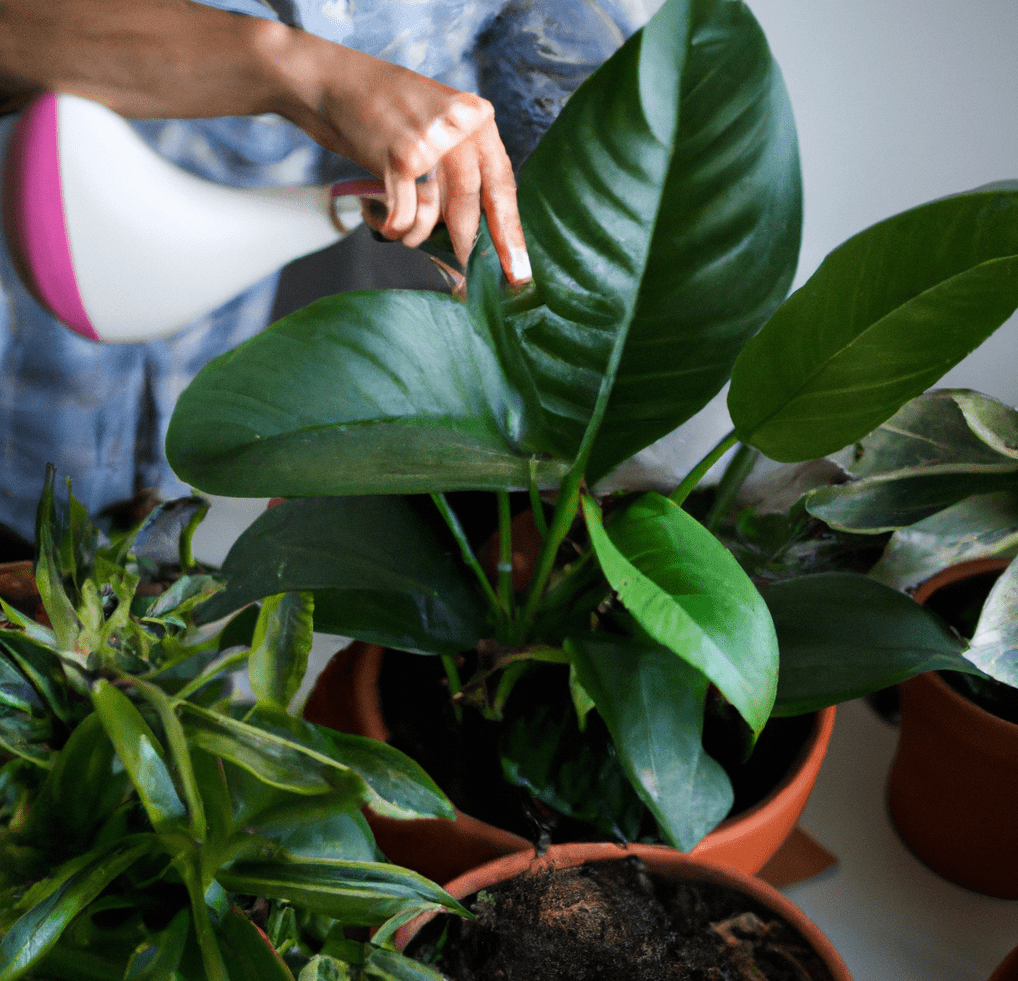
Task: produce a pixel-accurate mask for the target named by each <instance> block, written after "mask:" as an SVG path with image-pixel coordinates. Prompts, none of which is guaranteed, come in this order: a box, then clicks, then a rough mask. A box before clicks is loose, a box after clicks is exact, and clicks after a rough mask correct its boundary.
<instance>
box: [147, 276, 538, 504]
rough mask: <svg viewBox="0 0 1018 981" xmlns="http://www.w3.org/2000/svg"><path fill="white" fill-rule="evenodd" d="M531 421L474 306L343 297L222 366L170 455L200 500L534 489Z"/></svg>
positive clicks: (197, 386)
mask: <svg viewBox="0 0 1018 981" xmlns="http://www.w3.org/2000/svg"><path fill="white" fill-rule="evenodd" d="M523 416H524V407H523V406H522V405H521V404H520V402H519V398H518V395H517V393H516V392H515V391H513V390H512V389H511V388H510V387H509V385H508V384H507V383H506V381H505V378H504V376H503V374H502V372H501V371H500V370H499V367H498V364H497V363H496V361H495V359H494V356H493V354H492V351H491V348H490V346H489V341H488V339H487V338H486V337H485V335H484V333H483V331H481V330H478V329H476V328H475V325H474V324H473V322H472V321H471V319H470V316H469V315H468V313H467V311H466V308H465V307H464V306H463V305H462V304H460V303H459V302H457V301H455V300H453V299H451V298H450V297H447V296H443V295H441V294H437V293H427V292H424V291H405V292H404V291H397V290H390V291H384V292H376V293H342V294H339V295H337V296H333V297H328V298H326V299H323V300H319V301H317V302H316V303H314V304H312V305H311V306H309V307H305V308H304V309H303V310H299V311H297V312H296V313H293V314H291V315H290V316H288V317H285V318H284V319H283V320H281V321H279V322H278V323H276V324H274V325H273V326H271V327H269V328H268V329H267V330H265V331H263V332H262V333H261V334H259V335H257V336H256V337H254V338H252V339H251V340H249V341H247V342H246V343H245V344H242V345H241V346H240V347H238V348H237V349H235V350H234V351H231V352H229V353H227V354H224V355H222V356H221V357H219V358H217V359H216V360H215V361H213V362H212V363H211V364H210V365H208V366H207V367H206V368H205V369H204V370H203V371H202V372H201V373H200V374H199V376H198V377H197V378H196V379H195V380H194V381H193V382H192V383H191V385H190V386H189V387H188V388H187V389H186V390H185V391H184V393H183V394H182V395H181V396H180V399H179V400H178V402H177V406H176V410H175V411H174V415H173V421H172V423H171V426H170V430H169V433H168V436H167V443H166V451H167V456H168V458H169V459H170V461H171V463H172V465H173V467H174V469H175V470H176V471H177V473H178V474H179V475H180V476H181V478H182V479H184V480H186V481H189V482H190V483H192V484H194V485H195V486H196V487H199V488H201V489H202V490H204V491H207V492H209V493H219V494H232V495H242V496H247V497H296V496H305V495H311V494H375V493H394V492H395V493H412V492H419V491H432V490H438V489H441V490H455V489H459V488H468V487H504V486H517V487H526V486H528V485H529V482H530V457H531V453H530V451H529V449H525V448H521V445H520V444H521V442H523V441H524V434H525V424H524V418H523ZM555 472H556V471H555V469H554V468H552V472H551V473H549V474H548V475H547V479H548V480H549V481H550V482H554V481H553V474H554V473H555Z"/></svg>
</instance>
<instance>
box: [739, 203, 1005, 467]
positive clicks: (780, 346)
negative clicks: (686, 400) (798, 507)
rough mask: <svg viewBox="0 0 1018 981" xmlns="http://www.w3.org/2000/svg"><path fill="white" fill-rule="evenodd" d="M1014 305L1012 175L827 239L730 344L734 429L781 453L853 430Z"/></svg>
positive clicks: (807, 453)
mask: <svg viewBox="0 0 1018 981" xmlns="http://www.w3.org/2000/svg"><path fill="white" fill-rule="evenodd" d="M1016 306H1018V185H1015V184H1008V185H997V186H994V187H991V188H987V189H980V190H975V191H971V192H968V193H965V194H959V195H957V196H955V197H950V198H945V199H943V200H940V201H934V202H932V203H930V204H925V205H922V206H920V207H917V208H914V209H912V210H910V211H906V212H904V213H903V214H900V215H897V216H895V217H893V218H889V219H887V220H886V221H883V222H881V223H879V224H877V225H874V226H873V227H871V228H868V229H866V230H865V231H863V232H860V233H859V234H858V235H856V236H854V237H853V238H851V239H849V240H848V241H847V242H845V243H844V244H843V245H841V246H839V247H838V248H837V249H835V250H834V251H833V252H832V253H831V254H830V255H829V256H828V257H827V258H826V259H825V260H824V262H823V264H822V265H821V266H820V268H819V269H818V270H817V271H816V273H814V275H813V276H812V277H811V278H810V280H809V281H808V282H807V283H806V284H805V285H804V286H803V287H802V288H801V289H799V290H798V291H796V292H795V293H794V294H793V295H792V296H791V297H790V298H789V299H788V300H786V301H785V303H784V304H783V305H782V306H781V307H780V308H779V310H778V311H777V313H776V314H775V315H774V316H773V317H772V318H771V319H770V321H769V322H768V323H767V325H766V327H765V328H764V329H763V330H762V331H761V332H760V333H759V334H758V335H757V336H756V337H755V338H753V340H752V341H750V342H749V343H748V344H747V345H746V347H745V348H744V349H743V351H742V353H741V354H740V355H739V358H738V361H737V362H736V365H735V369H734V371H733V374H732V387H731V391H730V393H729V398H728V407H729V410H730V411H731V414H732V418H733V420H734V421H735V426H736V430H737V432H738V435H739V439H741V440H742V441H743V442H744V443H749V444H750V445H752V446H755V447H757V448H758V449H760V450H762V451H763V452H764V453H766V454H767V455H768V456H769V457H771V458H772V459H775V460H781V461H794V460H808V459H811V458H814V457H820V456H825V455H826V454H828V453H832V452H834V451H836V450H839V449H841V448H842V447H844V446H847V445H849V444H850V443H853V442H854V441H856V440H858V439H861V438H862V437H863V436H865V435H866V434H867V433H868V432H870V431H872V430H873V429H874V428H875V427H877V426H878V425H880V423H882V422H883V421H884V420H885V419H888V418H889V417H890V416H892V415H893V414H894V413H895V412H896V411H897V410H898V409H899V408H900V407H901V406H902V405H903V404H904V403H905V402H907V401H908V400H909V399H911V398H913V397H915V396H916V395H919V394H920V393H921V392H923V391H924V390H926V389H927V388H929V387H930V386H932V385H933V384H935V383H936V381H937V379H939V378H940V377H941V376H942V375H943V374H944V373H945V372H946V371H948V370H949V369H950V368H951V367H953V366H954V365H955V364H957V363H958V362H959V361H960V360H961V359H962V358H964V357H965V356H966V355H967V354H969V352H971V351H972V350H973V349H974V348H976V347H978V345H979V344H980V343H981V342H982V341H983V340H984V339H985V338H986V337H988V336H989V335H990V334H992V333H993V331H995V330H996V329H997V328H998V327H999V326H1000V325H1001V324H1002V323H1003V322H1004V321H1005V320H1007V319H1008V317H1010V316H1011V314H1012V313H1013V312H1014V310H1015V307H1016Z"/></svg>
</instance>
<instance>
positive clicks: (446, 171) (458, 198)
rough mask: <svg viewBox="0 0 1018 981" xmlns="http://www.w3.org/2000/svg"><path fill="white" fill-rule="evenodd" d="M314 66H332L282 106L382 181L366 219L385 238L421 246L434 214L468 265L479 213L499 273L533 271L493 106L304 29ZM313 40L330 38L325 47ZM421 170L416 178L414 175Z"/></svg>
mask: <svg viewBox="0 0 1018 981" xmlns="http://www.w3.org/2000/svg"><path fill="white" fill-rule="evenodd" d="M303 37H304V39H305V43H307V44H308V46H309V47H310V49H311V52H313V53H316V58H317V59H318V64H321V63H324V64H326V65H328V66H330V67H331V68H332V71H326V72H325V74H324V75H320V76H318V77H319V82H318V83H317V84H313V87H309V86H308V83H307V79H308V78H314V77H315V76H314V75H313V74H312V73H310V72H308V70H307V69H308V63H307V61H306V60H302V59H295V61H294V64H295V65H297V64H303V69H304V70H303V71H301V73H300V82H299V83H297V77H296V76H294V78H295V84H299V86H300V91H301V95H302V98H301V100H300V104H299V105H298V107H297V108H295V109H292V110H291V112H289V113H286V114H287V115H289V117H290V118H291V119H293V121H294V122H296V123H297V124H298V125H300V126H301V127H302V128H303V129H304V130H305V132H307V133H308V134H309V135H310V136H311V137H312V138H313V139H315V140H316V141H317V142H318V143H320V144H322V145H323V146H325V147H326V148H328V149H331V150H334V151H335V152H337V153H339V154H341V155H342V156H345V157H347V158H348V159H350V160H353V161H355V162H356V163H358V164H359V165H361V166H362V167H364V168H365V169H367V170H368V171H370V172H371V173H374V174H376V175H377V176H378V177H380V178H381V179H382V181H383V183H384V193H383V194H379V195H371V196H370V197H369V198H368V201H366V204H365V208H364V219H365V221H366V222H367V224H368V225H370V226H371V227H372V228H374V229H375V230H376V231H378V232H380V233H381V234H382V235H384V236H385V237H387V238H390V239H393V240H399V241H402V242H403V243H404V244H406V245H408V246H417V245H420V244H421V243H422V242H423V241H424V240H425V239H426V238H428V236H429V235H430V234H431V232H432V230H433V229H434V227H435V225H436V224H437V223H438V222H439V221H440V220H441V221H444V222H445V224H446V226H447V228H448V229H449V235H450V238H451V239H452V244H453V248H454V250H455V253H456V257H457V259H458V260H459V261H460V262H461V263H462V264H464V265H465V264H466V260H467V256H468V255H469V252H470V249H471V246H472V245H473V242H474V238H475V237H476V234H477V229H478V227H479V224H480V218H481V213H482V211H483V213H484V214H485V216H486V217H487V219H488V226H489V228H490V231H491V236H492V240H493V242H494V245H495V249H496V251H497V253H498V256H499V259H500V261H501V264H502V268H503V270H504V272H505V274H506V278H507V279H508V280H509V282H510V283H512V284H514V285H520V284H523V283H525V282H527V281H528V280H529V279H530V278H531V270H530V261H529V258H528V256H527V249H526V243H525V241H524V238H523V229H522V226H521V225H520V218H519V211H518V209H517V204H516V182H515V179H514V177H513V171H512V164H511V163H510V161H509V157H508V155H507V154H506V151H505V148H504V147H503V145H502V141H501V139H500V137H499V135H498V130H497V127H496V126H495V118H494V110H493V109H492V107H491V104H490V103H488V102H486V101H485V100H484V99H481V98H479V97H478V96H475V95H471V94H469V93H465V92H459V91H457V90H455V89H452V88H449V87H448V86H446V85H442V84H441V83H439V82H435V81H433V80H432V79H429V78H426V77H424V76H422V75H419V74H417V73H415V72H412V71H409V70H408V69H405V68H402V67H400V66H398V65H393V64H390V63H389V62H385V61H381V60H380V59H377V58H373V57H371V56H370V55H365V54H363V53H361V52H358V51H353V50H351V49H348V48H343V47H341V46H339V45H328V42H322V41H321V39H319V38H313V37H312V36H310V35H304V36H303ZM321 45H328V47H326V48H323V47H322V46H321ZM420 177H426V179H424V180H421V181H419V180H418V178H420Z"/></svg>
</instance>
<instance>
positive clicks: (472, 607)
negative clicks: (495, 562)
mask: <svg viewBox="0 0 1018 981" xmlns="http://www.w3.org/2000/svg"><path fill="white" fill-rule="evenodd" d="M337 555H342V556H343V560H342V561H341V562H339V561H336V556H337ZM222 573H223V576H224V577H225V579H226V584H227V585H226V589H225V590H223V592H221V593H219V594H218V595H217V596H215V597H213V598H212V599H211V600H210V601H209V602H208V603H206V604H205V605H204V606H203V607H202V608H201V610H200V611H199V612H198V613H197V619H198V620H199V621H201V622H210V621H212V620H215V619H218V618H220V617H222V616H225V615H226V614H228V613H231V612H233V611H234V610H237V609H239V608H240V607H242V606H244V605H246V604H248V603H251V602H253V601H255V600H259V599H261V598H262V597H264V596H271V595H274V594H276V593H283V592H288V591H294V590H304V591H310V592H312V593H313V594H314V598H315V611H314V624H315V629H316V630H318V631H320V632H324V633H335V634H339V635H341V636H345V637H357V638H359V639H361V640H366V641H370V642H373V643H381V644H384V645H387V646H390V647H397V648H400V649H403V650H422V651H436V652H440V653H441V652H447V653H459V652H460V651H463V650H469V649H470V648H472V647H473V646H475V645H476V643H477V640H478V639H479V638H480V637H481V636H482V635H483V633H484V631H485V629H486V626H485V606H484V603H483V601H482V599H481V598H480V596H479V594H478V592H477V590H476V588H475V584H474V583H473V582H472V581H471V580H470V578H469V576H468V574H467V572H466V570H465V569H464V567H463V564H462V562H461V561H460V559H459V557H458V555H457V554H456V552H455V545H454V544H453V543H452V542H451V541H449V542H445V541H443V540H442V539H440V538H439V537H438V535H437V533H436V532H435V530H434V528H433V527H432V526H431V525H430V524H429V523H428V521H427V520H426V519H425V517H424V516H423V515H422V513H421V511H420V510H419V509H418V508H417V507H416V506H415V505H414V504H413V503H411V502H410V501H409V500H407V499H406V498H401V497H386V496H380V497H350V498H339V497H330V498H308V499H304V500H293V501H284V502H283V503H282V504H279V505H278V506H276V507H273V508H269V509H268V510H267V511H266V512H265V513H264V514H262V515H260V516H259V517H258V519H257V520H256V521H255V522H254V523H253V524H252V525H251V526H250V527H249V528H248V529H246V530H245V531H244V533H243V534H242V535H241V536H240V538H239V539H238V540H237V542H236V543H235V544H234V546H233V548H231V550H230V552H229V554H228V555H227V557H226V561H225V562H224V564H223V570H222Z"/></svg>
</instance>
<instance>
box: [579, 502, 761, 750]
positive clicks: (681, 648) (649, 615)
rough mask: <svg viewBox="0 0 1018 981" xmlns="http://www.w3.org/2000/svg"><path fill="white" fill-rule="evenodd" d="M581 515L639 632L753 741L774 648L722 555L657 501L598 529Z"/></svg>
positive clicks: (754, 604) (749, 591) (744, 584)
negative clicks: (690, 673)
mask: <svg viewBox="0 0 1018 981" xmlns="http://www.w3.org/2000/svg"><path fill="white" fill-rule="evenodd" d="M583 512H584V515H585V517H586V519H587V527H588V529H589V531H590V535H591V542H592V543H593V546H594V550H595V551H596V552H597V557H598V560H599V561H600V563H601V568H602V569H603V570H604V574H605V576H606V577H607V579H608V582H609V583H610V584H611V586H612V588H613V589H614V590H616V591H617V592H618V594H619V599H620V600H621V601H622V603H623V604H625V606H626V608H627V609H628V610H629V611H630V612H631V613H632V614H633V616H634V617H635V618H636V619H637V620H638V621H639V623H640V626H641V627H643V629H644V630H646V631H647V633H648V634H650V636H651V637H653V638H654V639H655V640H656V641H657V642H658V643H660V644H664V645H665V646H666V647H668V648H670V649H671V650H672V651H674V652H675V653H676V654H677V655H678V656H679V657H680V658H681V659H682V660H684V661H686V662H687V663H688V664H690V665H692V666H693V667H694V668H696V669H697V670H698V671H700V672H702V673H703V674H704V675H705V676H706V677H707V678H708V679H709V680H710V681H712V682H713V683H714V684H715V685H716V686H717V687H718V689H719V690H720V691H721V693H722V694H723V695H724V696H725V698H727V699H728V700H729V701H730V702H731V703H732V704H733V705H734V706H735V708H736V709H737V710H738V711H739V713H740V714H741V715H742V717H743V718H744V719H745V720H746V722H747V723H749V725H750V726H751V727H752V729H753V731H754V732H756V733H757V734H759V732H760V730H761V729H763V727H764V725H765V724H766V722H767V719H768V718H769V716H770V711H771V706H772V705H773V703H774V692H775V689H776V686H777V676H778V648H777V641H776V639H775V636H774V627H773V625H772V623H771V619H770V615H769V614H768V612H767V608H766V606H765V605H764V602H763V600H762V599H761V598H760V594H759V592H758V591H757V589H756V587H755V586H754V585H753V583H752V582H751V581H750V579H749V577H748V576H747V575H746V574H745V573H744V572H743V571H742V569H741V568H740V566H739V564H738V562H736V561H735V559H734V558H733V557H732V555H731V553H730V552H729V551H728V550H727V549H726V548H725V547H724V546H723V545H721V543H720V542H718V540H717V539H716V538H715V537H714V536H713V535H711V534H710V532H708V531H707V530H706V529H705V528H704V527H703V526H702V525H701V524H699V523H698V522H697V521H696V520H695V519H694V518H692V517H691V516H690V515H689V514H687V513H686V512H685V511H683V510H682V508H680V507H679V506H678V505H677V504H673V503H672V502H671V501H669V500H668V499H667V498H666V497H662V496H661V495H660V494H642V495H640V496H639V497H637V498H634V499H632V500H631V501H630V502H629V503H628V504H627V505H626V506H624V507H623V508H622V509H621V510H620V511H619V512H616V513H615V514H613V515H612V520H611V521H610V522H608V524H607V527H602V525H601V520H600V514H599V512H598V509H597V506H596V505H595V504H594V503H593V501H591V500H590V499H589V498H587V499H584V502H583ZM584 687H586V686H584ZM595 701H596V697H595Z"/></svg>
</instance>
